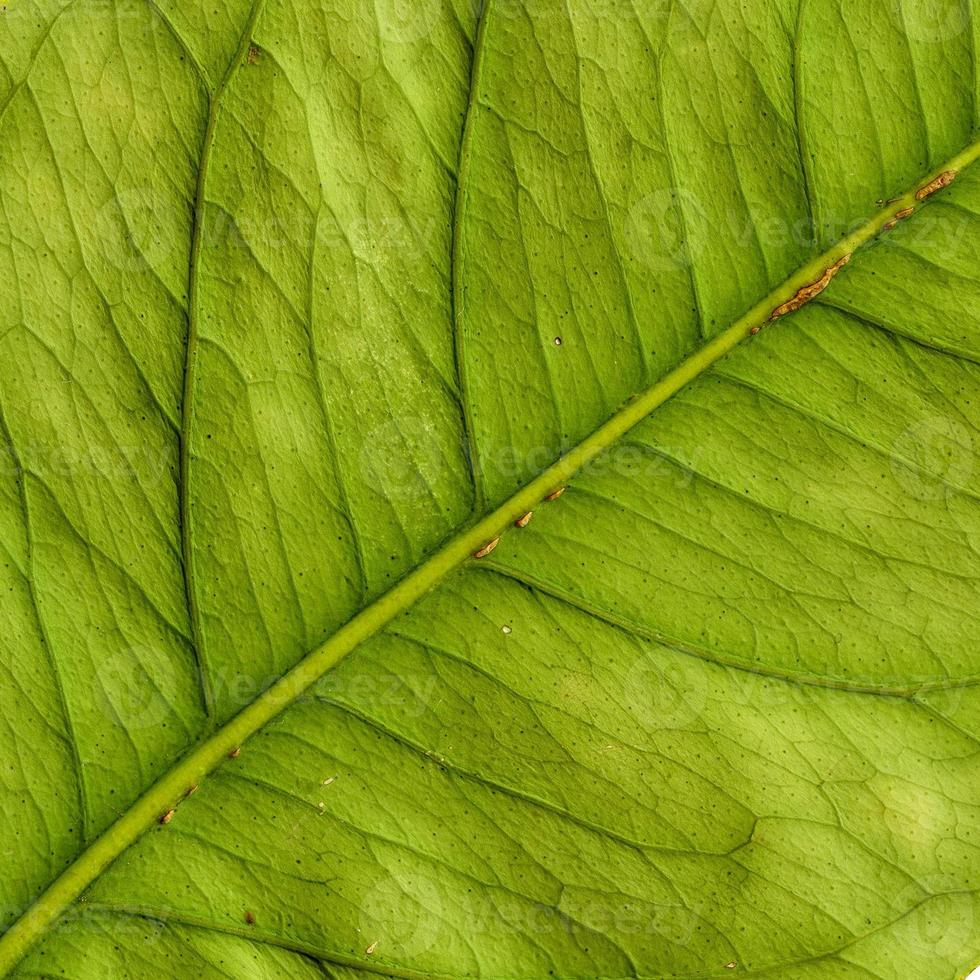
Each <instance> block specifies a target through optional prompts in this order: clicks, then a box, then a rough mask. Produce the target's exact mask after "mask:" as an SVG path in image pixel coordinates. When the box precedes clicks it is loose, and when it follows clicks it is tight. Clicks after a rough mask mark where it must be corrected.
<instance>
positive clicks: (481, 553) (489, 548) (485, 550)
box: [473, 538, 500, 558]
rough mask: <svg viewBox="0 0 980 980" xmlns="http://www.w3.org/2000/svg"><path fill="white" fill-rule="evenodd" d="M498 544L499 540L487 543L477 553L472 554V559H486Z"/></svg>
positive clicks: (495, 539)
mask: <svg viewBox="0 0 980 980" xmlns="http://www.w3.org/2000/svg"><path fill="white" fill-rule="evenodd" d="M498 544H500V538H494V539H493V541H488V542H487V543H486V544H485V545H484V546H483V547H482V548H481V549H480V550H479V551H474V552H473V557H474V558H486V557H487V555H489V554H490V552H491V551H493V549H494V548H496V547H497V545H498Z"/></svg>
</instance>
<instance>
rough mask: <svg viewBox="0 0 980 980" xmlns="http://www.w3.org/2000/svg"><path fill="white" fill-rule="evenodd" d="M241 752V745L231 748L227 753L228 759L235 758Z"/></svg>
mask: <svg viewBox="0 0 980 980" xmlns="http://www.w3.org/2000/svg"><path fill="white" fill-rule="evenodd" d="M241 754H242V747H241V746H240V745H239V746H238V747H237V748H234V749H232V750H231V751H230V752H229V753H228V758H229V759H237V758H238V757H239V756H240V755H241Z"/></svg>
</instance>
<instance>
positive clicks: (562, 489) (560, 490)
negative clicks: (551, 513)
mask: <svg viewBox="0 0 980 980" xmlns="http://www.w3.org/2000/svg"><path fill="white" fill-rule="evenodd" d="M567 489H568V488H567V487H559V488H558V489H557V490H555V491H553V492H552V493H549V494H548V496H547V497H545V498H544V499H545V500H546V501H547V502H548V503H549V504H550V503H551V502H552V501H553V500H557V499H558V498H559V497H560V496H561V495H562V494H563V493H564V492H565V491H566V490H567Z"/></svg>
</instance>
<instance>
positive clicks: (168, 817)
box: [160, 810, 176, 824]
mask: <svg viewBox="0 0 980 980" xmlns="http://www.w3.org/2000/svg"><path fill="white" fill-rule="evenodd" d="M175 812H176V811H175V810H168V811H167V812H166V813H164V814H163V815H162V816H161V817H160V823H162V824H168V823H170V821H171V820H173V818H174V813H175Z"/></svg>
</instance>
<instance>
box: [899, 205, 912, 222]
mask: <svg viewBox="0 0 980 980" xmlns="http://www.w3.org/2000/svg"><path fill="white" fill-rule="evenodd" d="M913 214H915V208H902V210H901V211H896V212H895V217H896V218H897V219H898V220H899V221H904V220H905V219H906V218H911V217H912V215H913Z"/></svg>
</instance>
